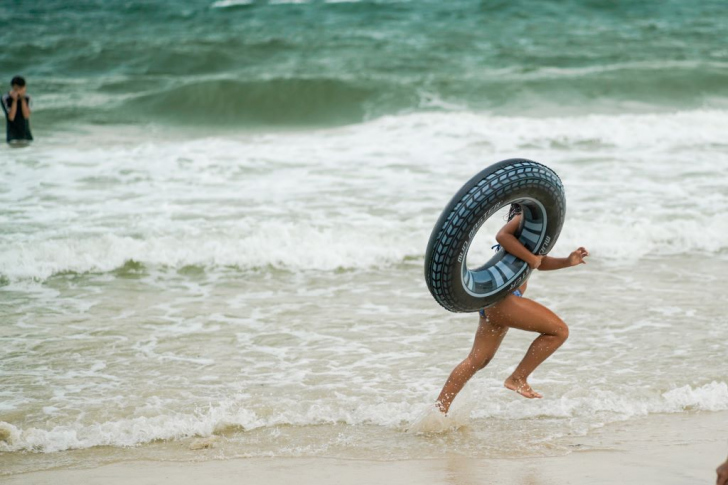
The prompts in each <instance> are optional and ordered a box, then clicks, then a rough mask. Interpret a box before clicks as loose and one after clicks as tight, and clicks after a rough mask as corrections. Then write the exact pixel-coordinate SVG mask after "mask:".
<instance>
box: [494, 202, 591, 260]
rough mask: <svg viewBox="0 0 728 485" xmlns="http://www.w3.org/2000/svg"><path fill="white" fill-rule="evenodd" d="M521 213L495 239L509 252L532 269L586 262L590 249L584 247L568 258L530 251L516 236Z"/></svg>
mask: <svg viewBox="0 0 728 485" xmlns="http://www.w3.org/2000/svg"><path fill="white" fill-rule="evenodd" d="M521 217H522V216H521V215H517V216H516V217H514V218H513V219H511V220H510V221H508V223H507V224H506V225H505V226H503V227H502V228H501V230H500V231H498V234H496V236H495V240H496V241H498V244H500V245H501V247H502V248H503V249H504V250H505V251H506V252H507V253H510V254H512V255H513V256H515V257H517V258H518V259H521V260H523V261H525V262H526V263H527V264H528V265H529V266H530V267H531V269H539V270H542V271H549V270H555V269H562V268H569V267H571V266H576V265H577V264H586V261H584V258H585V257H587V256H589V251H587V250H586V249H584V248H583V247H580V248H578V249H577V250H576V251H574V252H572V253H571V254H570V255H569V256H567V257H566V258H554V257H551V256H539V255H537V254H533V253H532V252H531V251H529V250H528V249H527V248H526V246H524V245H523V244H521V241H519V240H518V238H517V237H516V231H517V230H518V226H519V225H520V223H521Z"/></svg>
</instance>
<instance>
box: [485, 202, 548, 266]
mask: <svg viewBox="0 0 728 485" xmlns="http://www.w3.org/2000/svg"><path fill="white" fill-rule="evenodd" d="M520 221H521V216H520V215H519V216H516V217H514V218H513V219H511V220H510V221H508V223H507V224H506V225H505V226H503V227H502V228H501V230H500V231H498V234H496V236H495V240H496V241H498V244H500V245H501V247H502V248H503V249H504V250H505V251H506V252H507V253H509V254H512V255H513V256H515V257H517V258H518V259H521V260H523V261H525V262H526V263H528V265H529V266H530V267H531V268H537V267H538V263H539V261H540V259H541V257H540V256H536V255H535V254H533V253H531V251H529V250H528V249H526V246H524V245H523V244H521V241H519V240H518V238H517V237H516V236H515V234H516V231H517V230H518V226H519V224H520Z"/></svg>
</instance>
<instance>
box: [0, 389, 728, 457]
mask: <svg viewBox="0 0 728 485" xmlns="http://www.w3.org/2000/svg"><path fill="white" fill-rule="evenodd" d="M465 395H467V393H466V394H465ZM463 397H464V396H461V398H460V402H458V403H457V404H458V405H457V406H454V407H453V410H452V412H451V413H450V415H449V416H447V417H444V416H441V415H440V414H439V411H436V410H435V409H434V408H433V407H432V406H427V407H426V408H424V409H423V408H421V407H414V408H413V406H411V405H410V404H407V403H397V404H394V403H389V404H385V403H381V404H375V403H361V402H360V403H359V405H358V406H357V407H356V409H354V410H352V409H351V408H350V407H349V406H348V405H342V406H336V405H335V404H332V403H320V404H319V403H296V402H295V401H291V402H285V403H282V404H285V405H282V406H280V408H279V409H277V412H274V413H271V414H270V415H268V416H261V415H258V414H256V413H254V412H252V411H249V410H247V409H245V408H244V407H242V406H241V405H240V404H239V403H236V402H235V401H226V402H222V403H220V404H218V405H210V406H209V407H206V408H200V409H197V410H196V411H195V412H194V413H189V414H186V413H167V414H159V415H156V416H151V417H135V418H127V419H119V420H113V421H107V422H103V423H82V422H74V423H70V424H67V425H64V426H56V427H53V428H49V429H46V428H37V427H32V428H28V429H21V428H18V427H16V426H14V425H12V424H9V423H4V422H0V451H20V450H26V451H35V452H43V453H50V452H55V451H63V450H69V449H80V448H90V447H94V446H134V445H138V444H142V443H149V442H151V441H154V440H175V439H183V438H190V437H209V436H212V435H215V434H216V433H220V432H224V431H225V430H226V429H229V428H231V427H237V428H239V429H242V430H244V432H250V431H252V430H260V429H265V428H271V429H273V428H277V427H280V426H299V427H300V426H317V425H322V424H336V423H339V424H348V425H372V424H373V425H378V426H383V427H388V428H394V429H400V430H403V431H409V432H412V433H443V432H447V431H449V430H452V429H456V428H459V427H462V426H464V425H467V424H468V423H469V422H470V421H471V419H488V418H499V419H510V420H521V419H527V418H546V417H549V418H566V419H577V418H590V425H591V426H592V427H593V426H596V425H599V424H604V423H607V422H611V421H617V420H623V419H629V418H632V417H635V416H645V415H647V414H652V413H677V412H682V411H685V410H701V411H725V410H728V386H727V385H726V383H725V382H712V383H709V384H706V385H703V386H700V387H695V388H693V387H691V386H689V385H686V386H683V387H680V388H676V389H673V390H671V391H668V392H665V393H663V394H662V395H661V396H655V397H652V398H645V397H635V396H630V395H629V394H622V395H619V394H617V393H615V392H613V391H598V390H597V391H594V390H592V391H591V392H590V393H589V395H585V396H583V397H562V398H560V399H553V400H544V401H543V402H541V404H540V405H539V406H534V405H532V403H529V402H527V401H525V400H517V401H513V402H512V403H511V404H509V405H508V406H504V405H503V403H502V402H500V401H499V402H494V403H488V402H484V401H482V400H481V401H478V402H477V403H476V401H474V400H473V399H472V398H470V399H467V398H466V399H463ZM463 401H465V402H463ZM595 416H599V418H597V420H596V421H595V420H594V417H595ZM402 423H404V427H402Z"/></svg>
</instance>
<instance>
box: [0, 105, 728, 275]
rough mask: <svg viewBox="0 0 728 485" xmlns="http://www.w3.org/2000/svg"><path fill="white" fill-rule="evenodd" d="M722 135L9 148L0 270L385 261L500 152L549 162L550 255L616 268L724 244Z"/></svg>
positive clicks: (690, 122) (481, 125)
mask: <svg viewBox="0 0 728 485" xmlns="http://www.w3.org/2000/svg"><path fill="white" fill-rule="evenodd" d="M726 130H728V112H726V111H709V110H704V111H689V112H676V113H669V114H668V113H665V114H644V115H638V114H630V115H616V116H608V115H589V116H575V117H562V118H538V119H536V118H523V117H521V118H519V117H498V116H491V115H483V114H474V113H424V114H423V113H419V114H412V115H403V116H389V117H385V118H381V119H378V120H374V121H371V122H369V123H365V124H362V125H358V126H354V127H345V128H337V129H333V130H321V131H315V132H311V133H305V134H301V133H281V134H265V135H254V136H248V137H244V138H239V137H230V138H201V139H195V140H189V141H184V142H179V141H166V140H164V138H162V139H160V140H159V141H157V142H155V143H149V142H146V141H145V142H141V143H129V142H128V140H127V141H124V142H120V141H119V139H118V135H117V134H115V135H114V136H112V137H110V139H109V140H108V141H106V143H108V146H101V147H90V146H86V145H84V144H83V143H77V144H73V145H68V146H66V147H65V148H64V147H53V148H50V147H49V148H42V147H38V149H37V150H38V151H37V152H35V153H30V152H22V153H21V152H19V151H13V152H5V153H3V154H2V155H0V156H2V157H3V158H5V163H4V164H5V166H6V167H7V168H6V176H5V179H4V181H3V182H2V183H1V185H2V190H3V193H2V194H0V199H1V200H2V202H3V204H4V205H5V206H6V207H8V208H9V209H10V210H9V211H7V212H5V213H4V214H2V215H0V228H2V231H0V274H1V275H3V276H4V277H5V278H8V279H10V280H19V279H28V278H35V279H45V278H48V277H49V276H51V275H53V274H55V273H59V272H65V271H73V272H81V273H82V272H89V271H101V272H105V271H109V270H112V269H114V268H118V267H120V266H122V265H123V264H124V263H125V262H127V261H130V260H133V261H138V262H142V263H145V264H151V265H166V266H172V267H182V266H187V265H202V266H209V267H215V266H236V267H239V268H251V267H267V266H270V267H275V268H289V269H293V270H300V269H312V270H322V271H330V270H332V269H336V268H353V269H366V268H372V267H382V266H388V265H395V264H399V263H401V262H402V261H403V260H405V259H418V258H422V257H423V255H424V249H425V246H426V243H427V238H428V237H429V232H430V230H431V228H432V225H433V224H434V221H435V220H436V218H437V216H438V215H439V211H440V210H442V207H443V206H444V205H445V203H446V202H447V201H448V199H449V198H450V197H451V196H452V194H453V193H454V192H455V191H456V190H457V189H458V188H459V187H460V186H461V185H462V184H463V183H464V182H465V181H466V180H467V179H468V178H469V177H470V176H472V175H473V174H474V173H475V172H477V171H478V170H479V169H481V168H483V167H484V166H486V165H488V164H489V163H492V162H494V161H496V160H499V159H503V158H508V157H512V156H524V157H528V158H533V159H535V160H539V161H542V162H544V163H547V164H548V165H550V166H552V167H553V168H554V169H555V170H556V171H557V173H559V174H560V175H561V177H562V179H563V180H564V183H565V186H566V191H567V206H568V214H567V217H568V218H567V221H566V224H565V226H564V230H563V233H562V236H561V242H560V244H559V246H557V249H556V252H558V251H559V250H560V248H564V250H570V249H571V247H572V246H576V245H584V246H588V247H589V249H590V250H591V251H592V254H593V255H594V256H595V257H598V258H599V259H600V260H601V261H604V262H607V263H611V264H633V263H634V262H635V261H637V260H639V259H640V258H642V257H644V256H646V255H658V256H660V255H662V256H670V255H681V254H687V253H691V252H702V253H708V254H714V255H715V254H724V253H725V252H726V250H727V249H728V220H727V219H726V218H725V217H724V216H723V214H725V212H726V210H728V194H726V192H725V190H724V187H725V186H726V184H728V171H726V170H725V169H724V168H725V167H726V166H728V155H727V154H726V153H725V150H724V149H723V148H725V146H726V143H725V137H724V134H725V132H726ZM96 136H99V134H97V135H96ZM101 141H102V143H101V145H103V143H104V142H103V138H102V140H101ZM16 152H17V153H16ZM35 157H40V159H41V160H43V162H42V163H40V164H39V163H35V162H32V160H31V159H35ZM39 207H43V209H42V210H41V209H39Z"/></svg>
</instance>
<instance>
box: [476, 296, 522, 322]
mask: <svg viewBox="0 0 728 485" xmlns="http://www.w3.org/2000/svg"><path fill="white" fill-rule="evenodd" d="M513 294H514V295H516V296H523V293H521V290H516V291H514V292H513ZM478 313H480V316H481V317H483V318H485V308H481V309H480V311H479V312H478Z"/></svg>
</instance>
